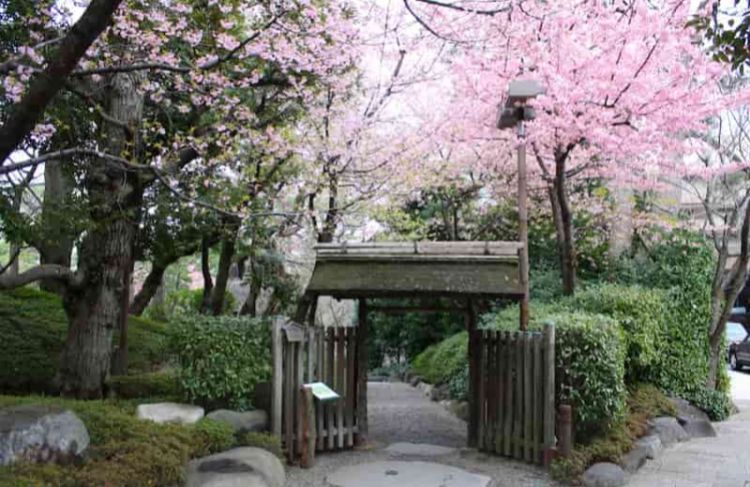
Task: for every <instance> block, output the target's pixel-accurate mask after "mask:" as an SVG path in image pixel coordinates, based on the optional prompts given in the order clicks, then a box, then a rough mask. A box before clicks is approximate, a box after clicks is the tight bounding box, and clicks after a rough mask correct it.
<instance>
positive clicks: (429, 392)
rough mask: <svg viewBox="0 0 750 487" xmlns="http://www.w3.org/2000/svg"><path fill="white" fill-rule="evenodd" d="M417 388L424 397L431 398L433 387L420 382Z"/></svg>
mask: <svg viewBox="0 0 750 487" xmlns="http://www.w3.org/2000/svg"><path fill="white" fill-rule="evenodd" d="M418 388H419V390H420V391H422V394H424V395H425V396H427V397H432V390H433V389H434V386H433V385H431V384H428V383H427V382H420V383H419V386H418Z"/></svg>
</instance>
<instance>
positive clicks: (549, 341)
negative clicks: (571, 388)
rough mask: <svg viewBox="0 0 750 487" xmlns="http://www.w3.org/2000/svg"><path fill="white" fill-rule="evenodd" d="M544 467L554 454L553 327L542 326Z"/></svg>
mask: <svg viewBox="0 0 750 487" xmlns="http://www.w3.org/2000/svg"><path fill="white" fill-rule="evenodd" d="M543 340H544V342H543V345H542V346H543V348H544V365H543V368H544V399H543V401H544V438H543V443H544V465H545V466H549V464H550V462H551V461H552V458H553V456H554V453H555V447H556V445H555V325H553V324H551V323H547V324H546V325H544V338H543Z"/></svg>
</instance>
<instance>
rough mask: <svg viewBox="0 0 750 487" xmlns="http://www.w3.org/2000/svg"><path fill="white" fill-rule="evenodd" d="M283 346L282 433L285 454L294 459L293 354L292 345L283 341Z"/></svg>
mask: <svg viewBox="0 0 750 487" xmlns="http://www.w3.org/2000/svg"><path fill="white" fill-rule="evenodd" d="M285 345H286V346H285V347H284V397H283V403H284V435H285V437H286V448H287V455H288V457H289V460H290V461H294V409H293V405H294V403H293V401H294V399H293V398H292V393H291V392H290V388H291V386H292V383H293V382H294V376H293V372H294V364H293V362H294V354H293V352H292V347H291V346H290V345H289V344H288V343H286V342H285Z"/></svg>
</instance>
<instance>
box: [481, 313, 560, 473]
mask: <svg viewBox="0 0 750 487" xmlns="http://www.w3.org/2000/svg"><path fill="white" fill-rule="evenodd" d="M473 338H474V339H475V340H476V347H477V349H476V350H477V357H476V358H475V360H476V366H477V367H478V372H479V373H478V374H477V377H478V380H477V384H476V385H475V388H474V389H475V394H476V401H477V403H476V414H478V416H479V418H478V421H477V422H476V424H477V428H478V431H477V447H478V448H479V449H480V450H482V451H486V452H490V453H495V454H498V455H503V456H506V457H511V458H515V459H518V460H524V461H526V462H530V463H547V462H548V461H549V458H550V455H551V452H552V451H553V449H554V448H555V345H554V344H555V329H554V326H553V325H547V326H545V328H544V332H543V333H536V332H500V331H492V330H476V331H474V337H473Z"/></svg>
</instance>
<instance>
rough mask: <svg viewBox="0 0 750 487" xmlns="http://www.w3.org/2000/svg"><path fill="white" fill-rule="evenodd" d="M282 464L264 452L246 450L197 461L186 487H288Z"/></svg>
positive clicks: (223, 453) (251, 448) (230, 451)
mask: <svg viewBox="0 0 750 487" xmlns="http://www.w3.org/2000/svg"><path fill="white" fill-rule="evenodd" d="M285 483H286V473H285V472H284V466H283V465H282V464H281V461H280V460H279V459H278V457H276V455H274V454H273V453H271V452H269V451H267V450H264V449H262V448H253V447H243V448H235V449H233V450H229V451H225V452H222V453H217V454H216V455H211V456H208V457H203V458H199V459H197V460H193V461H192V462H190V463H189V464H188V467H187V482H186V483H185V487H284V484H285Z"/></svg>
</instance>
